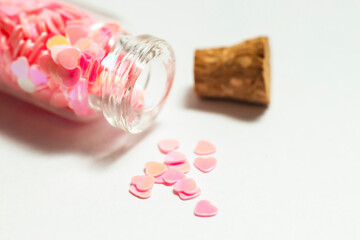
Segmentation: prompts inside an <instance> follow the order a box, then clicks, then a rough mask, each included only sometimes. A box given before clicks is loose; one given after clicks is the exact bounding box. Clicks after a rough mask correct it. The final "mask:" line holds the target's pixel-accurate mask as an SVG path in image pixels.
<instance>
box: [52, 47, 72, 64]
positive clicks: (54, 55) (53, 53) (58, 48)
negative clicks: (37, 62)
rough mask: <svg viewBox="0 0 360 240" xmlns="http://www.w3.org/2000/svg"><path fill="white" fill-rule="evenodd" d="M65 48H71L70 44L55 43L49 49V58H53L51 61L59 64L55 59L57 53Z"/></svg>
mask: <svg viewBox="0 0 360 240" xmlns="http://www.w3.org/2000/svg"><path fill="white" fill-rule="evenodd" d="M67 48H71V46H70V45H63V44H60V45H55V46H53V47H52V48H51V50H50V53H51V58H52V59H53V61H54V62H55V63H56V64H59V62H58V60H57V55H58V54H59V52H61V51H63V50H65V49H67Z"/></svg>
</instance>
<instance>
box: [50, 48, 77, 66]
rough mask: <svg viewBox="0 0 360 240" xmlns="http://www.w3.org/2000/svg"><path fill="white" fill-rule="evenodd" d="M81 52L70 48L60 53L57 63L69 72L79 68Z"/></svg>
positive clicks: (57, 56)
mask: <svg viewBox="0 0 360 240" xmlns="http://www.w3.org/2000/svg"><path fill="white" fill-rule="evenodd" d="M80 56H81V52H80V50H79V49H78V48H74V47H69V48H65V49H63V50H61V51H59V52H58V53H57V55H56V61H57V62H58V63H59V64H60V65H61V66H63V67H64V68H66V69H68V70H72V69H74V68H76V67H77V65H78V63H79V59H80Z"/></svg>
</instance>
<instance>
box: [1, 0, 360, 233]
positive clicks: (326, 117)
mask: <svg viewBox="0 0 360 240" xmlns="http://www.w3.org/2000/svg"><path fill="white" fill-rule="evenodd" d="M92 2H93V5H94V6H99V7H101V8H102V9H105V10H108V11H113V12H114V13H117V14H119V15H120V16H121V17H122V18H123V19H126V24H128V25H129V26H131V27H132V29H133V30H134V31H135V32H136V33H151V34H153V35H155V36H159V37H161V38H164V39H166V40H168V41H169V42H170V43H171V44H172V45H173V47H174V49H175V53H176V57H177V73H176V79H175V84H174V86H173V91H172V92H171V94H170V97H169V99H168V102H167V104H166V106H165V108H164V110H163V112H162V114H161V115H160V117H159V119H158V121H157V124H156V125H155V126H154V127H153V128H152V129H151V130H150V131H148V132H146V133H144V134H141V135H139V136H129V135H128V134H123V133H120V132H118V131H117V130H115V129H113V128H111V127H109V126H107V123H106V122H105V121H97V122H93V123H90V124H87V125H79V124H75V123H71V122H68V121H65V120H63V119H59V118H57V117H55V116H52V115H51V114H48V113H46V112H43V111H41V110H38V109H37V108H35V107H31V106H29V105H26V104H24V103H22V102H20V101H17V100H14V99H13V98H9V97H7V96H4V95H0V116H1V117H0V239H1V240H24V239H36V240H42V239H44V240H45V239H46V240H49V239H51V240H58V239H62V240H64V239H66V240H72V239H86V240H99V239H121V240H131V239H137V240H140V239H154V240H163V239H171V240H178V239H207V240H212V239H246V240H250V239H258V240H264V239H274V240H275V239H276V240H279V239H284V240H289V239H299V240H304V239H316V240H320V239H327V240H328V239H346V240H352V239H360V228H359V226H360V204H359V203H360V188H359V183H360V174H359V171H360V161H359V160H360V153H359V134H360V114H359V109H360V97H359V89H360V70H359V69H360V62H359V55H360V47H359V42H360V29H359V23H360V14H359V12H360V3H359V1H355V0H354V1H332V0H331V1H314V0H312V1H286V0H284V1H245V0H237V1H166V0H163V1H156V0H153V1H146V0H144V1H140V0H134V1H111V0H102V1H95V0H94V1H92ZM259 35H267V36H269V38H270V42H271V53H272V57H271V58H272V62H271V63H272V83H271V87H272V89H271V94H272V96H271V101H272V102H271V105H270V106H269V108H267V109H264V108H262V107H256V106H247V105H243V104H239V103H232V102H216V101H202V100H199V99H198V98H197V97H196V96H195V95H194V94H193V92H192V84H193V74H192V65H193V52H194V49H195V48H205V47H213V46H222V45H229V44H233V43H236V42H239V41H242V40H245V39H247V38H252V37H256V36H259ZM162 138H176V139H179V140H180V141H181V148H180V150H181V151H183V152H184V153H186V154H187V155H188V157H189V158H190V159H191V160H193V158H194V156H195V155H194V154H193V153H192V151H193V148H194V146H195V144H196V142H197V140H199V139H208V140H210V141H212V142H214V143H215V144H216V146H217V147H218V152H217V153H216V154H215V155H216V157H217V158H218V167H217V168H216V169H215V170H214V171H213V172H211V173H209V174H203V173H200V172H199V171H198V170H196V169H194V168H192V170H191V172H190V173H189V175H190V176H192V177H194V178H195V179H196V180H197V182H198V184H199V185H200V187H201V189H202V192H203V193H202V195H201V196H200V197H199V198H198V199H195V200H190V201H186V202H185V201H181V200H179V198H178V197H177V196H175V195H173V194H172V192H171V188H169V187H165V186H159V185H156V186H155V187H154V189H153V195H152V197H151V198H150V199H148V200H140V199H137V198H135V197H133V196H132V195H131V194H129V193H128V184H129V181H130V178H131V177H132V176H134V175H137V174H141V172H142V171H141V170H142V168H143V166H144V163H145V162H146V161H149V160H156V161H162V159H163V156H162V154H160V153H159V151H158V150H157V147H156V143H157V142H158V140H160V139H162ZM200 199H208V200H210V201H211V202H212V203H214V204H215V205H216V206H218V208H219V214H218V215H217V216H216V217H214V218H208V219H204V218H197V217H195V216H193V209H194V206H195V203H196V202H197V201H198V200H200Z"/></svg>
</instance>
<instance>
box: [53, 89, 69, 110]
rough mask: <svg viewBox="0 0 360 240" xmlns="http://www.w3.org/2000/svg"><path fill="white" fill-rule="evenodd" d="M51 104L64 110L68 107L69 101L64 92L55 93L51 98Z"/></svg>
mask: <svg viewBox="0 0 360 240" xmlns="http://www.w3.org/2000/svg"><path fill="white" fill-rule="evenodd" d="M50 104H51V105H53V106H55V107H58V108H64V107H67V105H68V101H67V100H66V98H65V96H64V94H63V93H62V92H55V93H53V94H52V96H51V98H50Z"/></svg>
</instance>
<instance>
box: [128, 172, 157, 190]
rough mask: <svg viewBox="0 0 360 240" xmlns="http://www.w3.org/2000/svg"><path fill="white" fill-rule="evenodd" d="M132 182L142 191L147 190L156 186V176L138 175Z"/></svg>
mask: <svg viewBox="0 0 360 240" xmlns="http://www.w3.org/2000/svg"><path fill="white" fill-rule="evenodd" d="M131 184H132V185H135V187H136V189H137V190H139V191H140V192H146V191H148V190H150V189H151V188H152V187H153V186H154V177H153V176H150V175H138V176H134V177H132V178H131Z"/></svg>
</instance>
